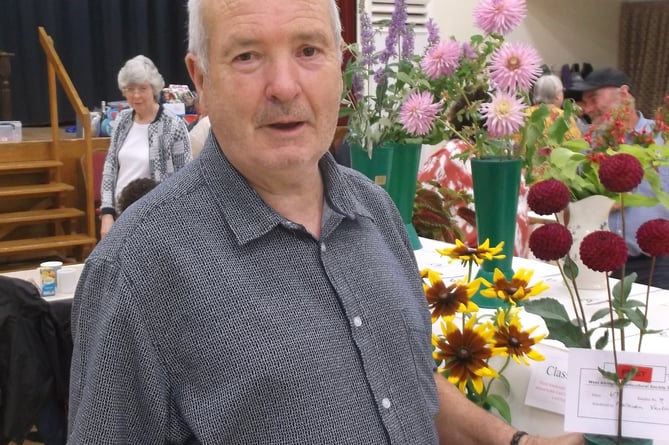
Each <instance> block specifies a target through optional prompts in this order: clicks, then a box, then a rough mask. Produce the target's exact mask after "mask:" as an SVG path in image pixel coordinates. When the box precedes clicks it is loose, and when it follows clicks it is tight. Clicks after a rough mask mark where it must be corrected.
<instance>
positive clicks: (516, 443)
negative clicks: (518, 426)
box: [509, 430, 527, 445]
mask: <svg viewBox="0 0 669 445" xmlns="http://www.w3.org/2000/svg"><path fill="white" fill-rule="evenodd" d="M525 436H527V433H526V432H525V431H521V430H518V431H516V432H515V433H513V436H512V437H511V442H509V445H520V441H521V440H522V438H523V437H525Z"/></svg>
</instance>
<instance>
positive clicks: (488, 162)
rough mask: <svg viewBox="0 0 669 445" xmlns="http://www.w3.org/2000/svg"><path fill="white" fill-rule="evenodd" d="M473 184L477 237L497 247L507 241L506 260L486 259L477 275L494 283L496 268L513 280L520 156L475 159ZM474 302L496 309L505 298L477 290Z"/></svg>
mask: <svg viewBox="0 0 669 445" xmlns="http://www.w3.org/2000/svg"><path fill="white" fill-rule="evenodd" d="M471 167H472V183H473V186H474V208H475V211H476V236H477V239H478V243H479V244H481V243H483V242H484V241H485V240H486V239H488V240H490V246H491V247H494V246H496V245H497V244H499V243H500V241H504V249H503V250H502V253H503V254H504V255H505V258H504V259H499V260H492V261H484V262H483V264H481V267H480V269H479V272H478V274H477V277H480V278H484V279H486V280H488V281H489V282H491V283H492V282H493V275H494V272H495V269H500V270H501V271H502V273H503V274H504V276H505V277H506V278H507V279H508V280H510V279H511V278H512V277H513V274H514V272H513V269H512V266H511V265H512V262H513V246H514V244H515V240H516V216H517V213H518V193H519V189H520V170H521V167H522V160H521V159H513V158H493V157H491V158H483V159H476V158H474V159H472V160H471ZM472 300H473V301H474V303H476V304H477V305H479V306H480V307H484V308H497V307H500V306H502V305H503V304H504V303H503V302H502V300H499V299H494V298H487V297H483V296H481V295H480V293H477V294H476V295H474V297H473V298H472Z"/></svg>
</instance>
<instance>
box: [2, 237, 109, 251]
mask: <svg viewBox="0 0 669 445" xmlns="http://www.w3.org/2000/svg"><path fill="white" fill-rule="evenodd" d="M96 242H97V240H96V239H95V238H91V237H89V236H86V235H83V234H80V233H77V234H72V235H59V236H44V237H40V238H26V239H17V240H9V241H0V255H9V254H13V253H19V252H32V251H40V250H51V249H62V248H64V247H74V246H84V245H91V246H93V245H95V243H96Z"/></svg>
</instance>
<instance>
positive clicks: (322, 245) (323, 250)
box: [321, 243, 327, 252]
mask: <svg viewBox="0 0 669 445" xmlns="http://www.w3.org/2000/svg"><path fill="white" fill-rule="evenodd" d="M326 250H327V248H326V247H325V243H321V252H325V251H326Z"/></svg>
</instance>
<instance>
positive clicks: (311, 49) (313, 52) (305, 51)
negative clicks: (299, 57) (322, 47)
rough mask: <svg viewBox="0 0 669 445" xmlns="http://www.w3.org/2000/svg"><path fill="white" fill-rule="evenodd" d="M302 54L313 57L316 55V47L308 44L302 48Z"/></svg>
mask: <svg viewBox="0 0 669 445" xmlns="http://www.w3.org/2000/svg"><path fill="white" fill-rule="evenodd" d="M302 54H304V55H305V56H307V57H312V56H314V55H316V48H314V47H313V46H307V47H306V48H304V49H303V50H302Z"/></svg>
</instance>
